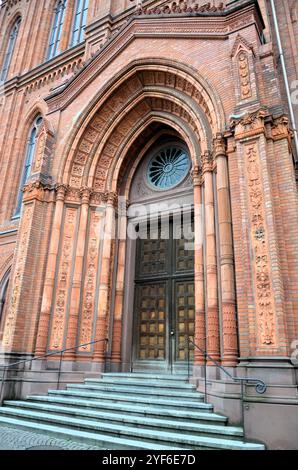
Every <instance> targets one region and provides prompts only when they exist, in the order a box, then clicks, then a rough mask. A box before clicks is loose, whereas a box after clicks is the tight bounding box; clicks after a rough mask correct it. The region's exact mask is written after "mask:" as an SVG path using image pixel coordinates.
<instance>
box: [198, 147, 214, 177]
mask: <svg viewBox="0 0 298 470" xmlns="http://www.w3.org/2000/svg"><path fill="white" fill-rule="evenodd" d="M201 160H202V172H203V174H205V173H207V172H212V171H213V165H214V159H213V155H212V153H211V152H210V150H205V152H204V153H203V154H202V156H201Z"/></svg>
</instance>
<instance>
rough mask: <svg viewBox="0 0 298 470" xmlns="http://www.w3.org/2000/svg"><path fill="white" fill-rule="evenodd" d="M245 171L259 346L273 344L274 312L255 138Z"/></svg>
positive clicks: (246, 149) (247, 149) (247, 147)
mask: <svg viewBox="0 0 298 470" xmlns="http://www.w3.org/2000/svg"><path fill="white" fill-rule="evenodd" d="M244 161H245V173H246V180H247V188H248V208H249V216H250V234H251V246H252V249H253V258H254V259H253V263H254V269H253V273H254V282H255V296H256V298H255V302H256V324H257V341H258V343H259V344H258V345H259V347H266V346H271V347H272V346H276V345H277V340H276V314H275V306H274V296H273V288H272V280H271V275H270V270H271V268H270V254H269V244H268V233H267V224H266V217H265V207H264V199H263V194H264V188H263V184H262V177H261V167H260V156H259V148H258V143H257V142H251V143H249V144H246V145H245V146H244Z"/></svg>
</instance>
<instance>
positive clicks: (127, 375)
mask: <svg viewBox="0 0 298 470" xmlns="http://www.w3.org/2000/svg"><path fill="white" fill-rule="evenodd" d="M101 376H102V377H103V378H105V377H111V378H117V379H119V380H120V379H122V378H123V379H133V380H136V379H140V380H142V379H146V380H147V379H148V380H159V381H161V382H162V381H166V382H185V383H186V381H187V376H186V375H179V374H175V375H171V374H150V373H141V372H121V373H118V372H104V373H102V374H101Z"/></svg>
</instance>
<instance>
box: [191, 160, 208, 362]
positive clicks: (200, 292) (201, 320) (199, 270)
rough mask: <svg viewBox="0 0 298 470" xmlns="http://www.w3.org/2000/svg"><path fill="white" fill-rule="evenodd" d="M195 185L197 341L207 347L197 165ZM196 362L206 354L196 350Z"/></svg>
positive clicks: (200, 179) (200, 181)
mask: <svg viewBox="0 0 298 470" xmlns="http://www.w3.org/2000/svg"><path fill="white" fill-rule="evenodd" d="M192 179H193V187H194V226H195V305H196V308H195V310H196V313H195V315H196V316H195V343H196V344H197V345H198V346H199V347H200V348H201V349H203V350H205V349H206V325H205V292H204V254H203V210H202V169H201V168H200V167H199V165H195V166H194V167H193V170H192ZM194 364H195V366H196V365H203V364H204V354H203V353H201V352H200V351H199V350H198V349H196V348H195V350H194Z"/></svg>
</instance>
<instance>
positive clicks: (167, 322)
mask: <svg viewBox="0 0 298 470" xmlns="http://www.w3.org/2000/svg"><path fill="white" fill-rule="evenodd" d="M144 227H145V229H146V230H144ZM144 232H146V233H144ZM192 233H193V223H192V222H190V223H189V224H184V225H183V227H182V224H181V222H180V221H174V220H171V221H170V223H169V224H167V227H166V229H165V230H164V228H163V226H162V224H161V223H159V224H156V225H155V226H154V227H152V226H150V230H149V226H143V228H142V229H141V230H140V236H141V238H139V239H138V240H137V249H136V268H135V302H134V306H135V307H134V316H135V329H134V360H135V361H138V362H141V361H149V362H150V361H158V362H159V363H163V364H164V366H165V368H166V369H169V368H172V366H173V364H175V363H176V364H183V363H186V362H187V359H188V345H187V344H188V343H187V342H188V338H190V339H191V340H193V338H194V328H195V290H194V249H193V239H192V235H191V234H192ZM146 236H147V237H146ZM190 359H191V360H192V359H193V351H192V348H190Z"/></svg>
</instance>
